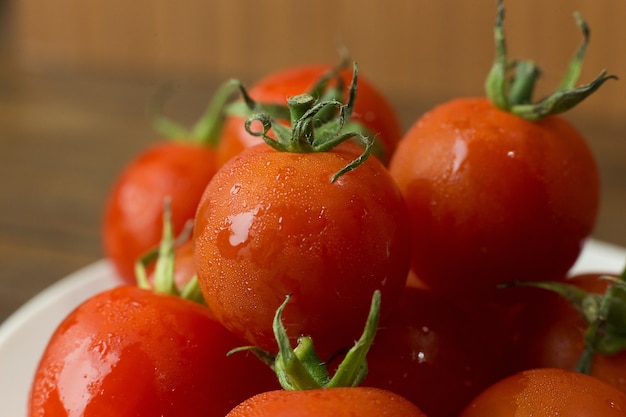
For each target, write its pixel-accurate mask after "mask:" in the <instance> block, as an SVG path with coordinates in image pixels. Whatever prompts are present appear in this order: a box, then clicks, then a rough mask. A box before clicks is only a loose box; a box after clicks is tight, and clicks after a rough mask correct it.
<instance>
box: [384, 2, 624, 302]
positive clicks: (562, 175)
mask: <svg viewBox="0 0 626 417" xmlns="http://www.w3.org/2000/svg"><path fill="white" fill-rule="evenodd" d="M502 16H503V11H502V5H501V2H500V8H499V18H498V22H497V26H496V34H499V35H500V36H496V40H497V47H498V48H497V51H498V54H497V56H496V62H495V63H494V67H493V70H492V72H491V73H490V76H489V77H488V80H487V86H488V89H487V97H478V98H458V99H453V100H451V101H449V102H446V103H443V104H441V105H438V106H436V107H435V108H433V109H431V110H430V111H429V112H427V113H426V114H424V115H423V116H422V117H421V118H420V119H419V120H417V121H416V122H415V123H414V125H413V126H412V127H411V128H410V129H409V130H408V132H407V133H406V134H405V136H404V137H403V139H402V140H401V141H400V143H399V145H398V148H397V151H396V152H395V153H394V156H393V157H392V160H391V162H390V167H389V169H390V172H391V174H392V176H393V177H394V179H395V180H396V182H397V183H398V185H399V187H400V189H401V190H402V193H403V194H404V196H405V199H406V203H407V206H408V208H409V212H410V218H411V228H412V230H413V236H414V239H413V243H414V245H413V260H412V267H413V270H414V271H415V274H416V275H417V277H418V278H419V279H420V280H422V281H423V282H424V284H425V285H426V286H427V287H429V288H431V289H432V290H434V291H440V292H448V293H456V294H458V295H460V296H462V297H469V296H470V294H469V293H473V294H480V293H482V292H483V291H486V290H489V289H491V288H493V287H494V286H495V285H496V284H499V283H505V282H509V281H521V280H539V281H543V280H549V279H558V278H560V277H563V276H565V274H566V272H567V271H568V269H569V268H570V267H571V266H572V265H573V263H574V262H575V260H576V259H577V257H578V255H579V254H580V251H581V249H582V245H583V242H584V240H585V239H586V238H587V237H588V236H589V235H590V233H591V231H592V230H593V227H594V225H595V221H596V217H597V213H598V204H599V175H598V167H597V165H596V161H595V159H594V157H593V155H592V153H591V151H590V149H589V146H588V144H587V143H586V141H585V139H584V138H583V137H582V136H581V135H580V133H579V132H578V131H576V129H575V128H574V127H573V126H572V125H571V124H570V123H569V122H567V121H566V120H565V119H564V118H562V117H561V116H560V115H558V114H557V113H560V112H563V111H565V110H567V109H568V108H570V107H571V106H572V105H573V104H574V103H577V102H580V101H581V100H583V99H584V98H585V97H587V96H588V95H589V94H590V93H591V92H593V91H595V90H596V89H597V88H599V86H600V85H602V83H604V82H605V81H606V80H607V79H609V78H613V77H612V76H606V75H605V74H604V73H602V74H601V75H600V76H599V77H597V78H596V79H595V80H593V81H592V82H591V83H590V84H587V85H584V86H581V87H578V88H574V87H573V84H574V83H575V82H576V80H577V77H574V76H573V75H572V74H577V72H576V70H578V69H579V67H580V63H581V60H582V55H583V52H584V46H586V42H587V39H586V38H585V42H584V44H583V46H582V47H581V50H579V53H578V54H577V55H576V59H575V60H574V61H573V63H572V66H571V68H570V71H569V72H568V76H566V81H567V83H565V84H564V86H563V87H560V88H559V90H557V92H555V93H554V94H553V95H550V96H549V97H548V98H547V99H545V100H542V101H540V102H539V103H536V104H530V103H531V93H532V87H533V86H534V83H535V80H536V78H537V71H536V68H534V66H532V64H531V63H530V62H528V61H515V62H508V61H507V60H506V56H505V54H504V52H505V48H504V44H503V35H502V33H501V30H502V28H501V24H502ZM579 23H580V22H579ZM581 26H582V24H581ZM583 32H584V31H583ZM511 68H513V69H516V70H517V71H516V72H515V76H514V78H513V79H509V78H507V77H506V72H508V70H509V69H511ZM523 69H524V70H525V69H528V70H529V71H528V72H525V71H522V70H523ZM520 74H521V75H520ZM520 86H521V87H524V89H518V88H517V87H520ZM507 87H510V90H509V89H507ZM513 87H515V88H513Z"/></svg>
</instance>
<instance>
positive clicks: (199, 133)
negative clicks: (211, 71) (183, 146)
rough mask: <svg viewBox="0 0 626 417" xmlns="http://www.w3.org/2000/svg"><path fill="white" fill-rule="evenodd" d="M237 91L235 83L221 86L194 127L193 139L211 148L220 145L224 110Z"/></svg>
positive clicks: (226, 83)
mask: <svg viewBox="0 0 626 417" xmlns="http://www.w3.org/2000/svg"><path fill="white" fill-rule="evenodd" d="M236 91H237V85H236V84H235V83H234V82H233V81H227V82H225V83H222V85H220V87H219V88H218V89H217V91H216V92H215V94H214V95H213V99H212V100H211V102H210V103H209V106H208V107H207V109H206V110H205V112H204V114H203V115H202V117H200V120H198V122H197V123H196V124H195V125H194V127H193V129H192V131H191V137H192V139H194V140H195V141H196V142H197V143H199V144H203V145H207V146H211V147H216V146H217V145H218V143H219V140H220V136H221V134H222V128H223V127H224V109H225V107H226V104H227V103H228V102H229V101H230V99H231V97H232V96H233V94H234V93H235V92H236Z"/></svg>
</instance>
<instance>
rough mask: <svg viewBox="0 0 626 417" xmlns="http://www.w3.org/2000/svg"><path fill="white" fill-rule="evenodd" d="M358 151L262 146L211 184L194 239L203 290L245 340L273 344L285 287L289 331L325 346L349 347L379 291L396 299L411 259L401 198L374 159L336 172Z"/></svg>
mask: <svg viewBox="0 0 626 417" xmlns="http://www.w3.org/2000/svg"><path fill="white" fill-rule="evenodd" d="M356 155H357V154H356V153H355V152H354V147H342V148H337V149H335V150H333V151H330V152H315V153H290V152H277V151H275V150H273V149H272V148H270V147H269V146H267V145H266V144H260V145H256V146H254V147H251V148H248V149H246V150H245V151H243V152H242V153H241V154H240V155H239V156H237V157H235V158H233V159H231V161H229V163H227V164H226V165H225V166H224V167H222V168H221V169H220V170H219V171H218V173H217V174H216V175H215V177H213V180H212V181H211V182H210V183H209V185H208V186H207V189H206V191H205V193H204V195H203V197H202V200H201V201H200V204H199V206H198V212H197V215H196V223H195V227H194V238H193V239H194V245H195V256H196V268H197V271H198V280H199V283H200V288H201V289H202V293H203V295H204V298H205V299H206V301H207V303H208V305H209V306H211V309H212V310H213V311H214V312H215V315H216V317H218V319H219V320H220V321H221V322H222V323H223V324H224V325H225V326H226V327H227V328H229V329H230V330H231V331H233V332H234V333H235V334H237V335H239V336H240V337H242V338H244V339H245V340H247V341H248V342H249V343H251V344H253V345H257V346H260V347H262V348H264V349H266V350H270V351H273V350H274V349H273V348H275V343H274V339H273V336H272V331H271V323H272V317H273V315H274V312H275V311H276V308H277V307H278V306H279V305H280V303H281V302H282V300H283V299H284V297H285V296H286V295H287V294H293V301H292V303H291V304H290V305H289V306H288V307H287V309H286V311H285V318H286V322H287V327H288V329H289V333H290V334H295V335H300V334H308V335H312V336H314V337H315V341H316V345H317V346H318V347H320V350H322V351H326V352H328V350H327V349H331V350H334V349H339V348H343V347H344V346H350V344H351V343H352V341H353V340H354V337H355V335H357V334H358V332H359V331H360V330H361V324H360V323H361V321H362V319H363V317H365V315H366V313H367V308H368V306H369V300H370V297H371V294H372V292H373V291H374V290H375V289H380V290H381V291H382V293H383V296H384V298H385V299H386V300H388V302H387V304H386V305H387V306H392V305H393V304H394V300H397V299H398V298H399V296H400V294H401V292H402V289H403V287H404V283H405V281H406V277H407V271H408V263H409V257H410V243H411V242H410V236H409V233H408V230H407V229H406V227H405V226H404V225H405V224H406V222H407V221H408V219H407V215H406V207H405V205H404V202H403V200H402V197H401V195H400V193H399V191H398V189H397V187H396V186H395V184H394V183H393V180H392V179H391V177H390V176H389V174H388V172H387V171H386V170H385V169H384V167H383V166H382V164H381V163H380V162H378V161H377V160H376V159H375V158H368V159H367V160H366V161H365V162H364V163H363V164H362V165H361V166H359V167H358V168H356V169H354V170H353V171H350V172H348V173H346V174H344V175H342V176H341V177H339V178H338V179H337V180H336V181H335V182H332V181H331V178H332V177H333V175H334V173H335V172H337V171H338V170H340V169H342V167H344V166H345V165H346V164H347V163H349V162H350V161H351V160H353V159H354V158H355V157H356ZM388 309H389V307H386V308H383V315H386V312H387V310H388ZM322 346H323V347H324V348H325V349H324V348H322Z"/></svg>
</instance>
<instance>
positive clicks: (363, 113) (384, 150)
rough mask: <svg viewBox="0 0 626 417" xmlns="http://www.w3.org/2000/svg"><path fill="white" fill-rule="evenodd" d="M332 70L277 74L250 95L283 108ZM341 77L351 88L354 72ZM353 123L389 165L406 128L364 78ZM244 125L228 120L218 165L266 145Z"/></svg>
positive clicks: (259, 83)
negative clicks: (365, 132)
mask: <svg viewBox="0 0 626 417" xmlns="http://www.w3.org/2000/svg"><path fill="white" fill-rule="evenodd" d="M331 70H332V67H331V66H329V65H323V64H319V65H306V66H301V67H294V68H287V69H284V70H281V71H277V72H275V73H272V74H269V75H267V76H266V77H264V78H262V79H260V80H258V81H257V82H256V83H254V84H253V85H252V86H251V87H250V89H249V95H250V96H251V98H252V99H254V100H255V101H256V102H258V103H261V104H274V105H276V104H278V105H283V104H284V103H285V100H286V99H287V98H288V97H290V96H295V95H298V94H302V93H307V92H309V91H310V90H311V89H312V88H313V87H314V86H315V84H316V83H317V81H318V80H319V79H320V77H322V76H324V75H326V74H327V73H328V72H330V71H331ZM340 75H341V77H342V78H343V82H344V83H345V85H346V86H347V85H349V84H350V77H351V73H350V71H349V70H343V71H341V73H340ZM333 86H336V83H333V82H332V81H331V84H330V87H331V88H332V87H333ZM344 94H346V91H344ZM343 99H345V97H343ZM351 120H352V121H353V122H357V123H361V124H362V125H363V126H364V127H365V128H366V129H368V131H369V132H370V133H371V134H372V135H373V136H375V137H376V140H377V146H378V148H379V149H376V148H375V149H374V151H375V155H376V156H377V157H378V158H379V159H380V160H381V161H382V162H383V163H384V164H387V163H388V162H389V158H390V157H391V155H392V154H393V153H394V151H395V148H396V145H397V142H398V140H399V139H400V137H401V136H402V128H401V126H400V122H399V120H398V117H397V115H396V113H395V111H394V109H393V107H392V106H391V104H390V103H389V101H388V100H387V99H386V97H385V96H384V95H383V94H382V93H381V92H380V91H378V90H377V89H376V87H375V86H374V84H373V83H372V82H370V81H369V80H367V79H363V77H361V78H360V81H359V86H358V93H357V99H356V103H355V107H354V113H353V115H352V118H351ZM244 122H245V118H244V117H239V116H231V117H229V118H228V119H227V120H226V123H225V126H224V134H223V137H222V140H221V141H220V146H219V148H218V157H217V158H218V165H220V166H221V165H223V164H224V163H225V162H226V161H228V160H229V159H230V158H232V157H233V156H235V155H237V154H238V153H239V152H241V151H242V150H243V149H244V148H247V147H249V146H251V145H254V144H258V143H260V142H262V140H261V139H260V138H258V137H255V136H252V135H250V134H249V133H248V132H247V131H246V129H245V128H244Z"/></svg>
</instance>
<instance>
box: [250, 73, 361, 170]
mask: <svg viewBox="0 0 626 417" xmlns="http://www.w3.org/2000/svg"><path fill="white" fill-rule="evenodd" d="M357 78H358V67H357V65H356V64H355V65H354V73H353V78H352V83H351V84H350V90H349V96H348V102H347V103H346V104H343V103H342V102H341V101H339V100H337V99H334V98H330V99H326V100H318V99H316V98H315V97H314V96H312V95H310V94H300V95H297V96H293V97H290V98H289V99H288V100H287V108H288V110H289V117H288V118H287V120H290V126H285V125H284V124H282V123H280V122H279V120H278V119H276V118H275V117H274V116H272V114H271V113H270V112H268V111H266V110H265V109H264V108H263V107H261V109H260V110H259V108H258V106H257V105H256V103H255V102H254V101H253V100H252V99H251V98H250V96H249V95H248V93H247V92H246V90H245V88H244V87H243V86H242V85H241V84H240V91H241V94H242V96H243V97H244V102H245V103H246V104H247V106H248V108H249V109H250V110H251V111H252V112H253V114H252V115H251V116H250V117H249V118H248V119H247V120H246V123H245V128H246V130H247V131H248V133H250V134H251V135H253V136H259V137H262V138H263V140H264V141H265V143H267V144H268V145H269V146H271V147H272V148H274V149H276V150H277V151H279V152H293V153H307V152H327V151H330V150H332V149H333V148H335V147H337V146H338V145H340V144H341V143H343V142H345V141H347V140H355V141H356V142H357V143H359V144H360V145H361V146H362V147H363V153H361V155H359V156H358V157H357V158H356V159H354V160H353V161H352V162H350V163H349V164H347V165H346V166H345V167H344V168H342V169H341V170H339V171H338V172H336V173H335V174H334V175H333V177H332V181H333V182H334V181H336V180H337V178H339V177H340V176H341V175H343V174H345V173H347V172H349V171H352V170H353V169H355V168H357V167H358V166H359V165H361V164H362V163H363V162H365V160H366V159H367V158H368V157H369V155H370V154H371V152H372V147H373V141H372V140H370V139H369V138H368V137H367V136H365V135H364V134H363V133H362V132H360V131H358V130H354V131H352V130H350V131H346V129H345V127H346V123H347V122H348V121H349V119H350V117H351V115H352V111H353V108H354V102H355V100H356V93H357ZM255 123H260V125H261V129H260V130H253V128H252V127H253V124H255ZM270 130H271V131H273V133H274V135H275V137H271V136H269V132H270Z"/></svg>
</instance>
